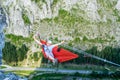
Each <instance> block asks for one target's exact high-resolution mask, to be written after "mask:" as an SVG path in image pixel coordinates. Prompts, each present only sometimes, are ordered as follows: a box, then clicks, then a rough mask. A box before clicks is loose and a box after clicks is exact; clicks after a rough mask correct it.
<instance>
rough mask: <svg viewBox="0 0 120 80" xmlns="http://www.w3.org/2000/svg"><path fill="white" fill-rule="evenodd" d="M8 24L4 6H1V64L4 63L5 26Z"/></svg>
mask: <svg viewBox="0 0 120 80" xmlns="http://www.w3.org/2000/svg"><path fill="white" fill-rule="evenodd" d="M6 25H7V23H6V15H5V12H4V10H3V8H2V7H1V6H0V65H1V64H2V49H3V48H4V43H5V41H4V38H5V36H4V32H3V30H4V28H5V26H6Z"/></svg>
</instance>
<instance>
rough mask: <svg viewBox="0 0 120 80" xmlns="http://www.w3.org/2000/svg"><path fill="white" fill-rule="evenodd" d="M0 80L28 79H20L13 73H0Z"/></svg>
mask: <svg viewBox="0 0 120 80" xmlns="http://www.w3.org/2000/svg"><path fill="white" fill-rule="evenodd" d="M0 80H28V79H27V78H21V77H19V76H17V75H16V74H13V73H8V74H4V72H0Z"/></svg>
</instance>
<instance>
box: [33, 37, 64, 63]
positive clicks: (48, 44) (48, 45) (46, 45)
mask: <svg viewBox="0 0 120 80" xmlns="http://www.w3.org/2000/svg"><path fill="white" fill-rule="evenodd" d="M37 37H39V36H37V35H34V36H33V39H34V40H35V42H36V43H38V44H39V45H40V46H41V48H42V50H43V53H44V56H45V57H46V58H47V59H49V60H51V61H52V62H53V64H56V63H58V60H57V59H56V58H55V57H54V54H53V52H52V50H53V48H54V47H55V46H58V45H61V44H63V43H64V41H62V42H61V43H58V44H52V41H50V40H47V41H43V40H41V39H40V40H38V39H37Z"/></svg>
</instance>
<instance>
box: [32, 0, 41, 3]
mask: <svg viewBox="0 0 120 80" xmlns="http://www.w3.org/2000/svg"><path fill="white" fill-rule="evenodd" d="M31 1H35V2H36V3H38V2H40V0H31Z"/></svg>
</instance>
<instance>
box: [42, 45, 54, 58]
mask: <svg viewBox="0 0 120 80" xmlns="http://www.w3.org/2000/svg"><path fill="white" fill-rule="evenodd" d="M53 48H54V45H50V46H47V45H43V49H44V51H45V53H46V56H47V57H48V58H50V59H52V60H54V59H55V58H54V55H53V53H52V50H53Z"/></svg>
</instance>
